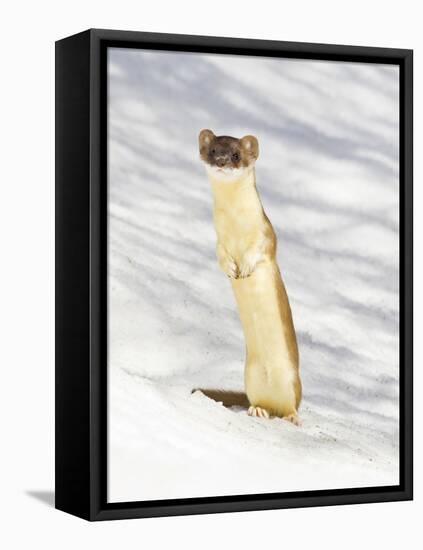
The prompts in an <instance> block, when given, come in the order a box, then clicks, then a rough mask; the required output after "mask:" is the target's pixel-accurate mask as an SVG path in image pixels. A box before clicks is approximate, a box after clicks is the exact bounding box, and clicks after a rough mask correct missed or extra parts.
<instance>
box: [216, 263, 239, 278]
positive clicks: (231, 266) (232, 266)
mask: <svg viewBox="0 0 423 550" xmlns="http://www.w3.org/2000/svg"><path fill="white" fill-rule="evenodd" d="M220 267H221V268H222V270H223V272H224V273H225V275H227V276H228V277H229V278H230V279H237V278H238V266H237V265H236V263H235V262H234V261H233V260H232V259H230V258H228V259H227V260H226V261H224V262H221V264H220Z"/></svg>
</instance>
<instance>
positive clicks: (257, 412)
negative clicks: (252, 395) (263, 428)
mask: <svg viewBox="0 0 423 550" xmlns="http://www.w3.org/2000/svg"><path fill="white" fill-rule="evenodd" d="M248 415H249V416H258V417H260V418H270V414H269V413H268V412H267V411H266V409H263V407H253V405H251V406H250V407H249V409H248Z"/></svg>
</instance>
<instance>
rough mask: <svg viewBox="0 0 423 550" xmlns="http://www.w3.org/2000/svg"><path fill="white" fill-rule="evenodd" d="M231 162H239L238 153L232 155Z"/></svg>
mask: <svg viewBox="0 0 423 550" xmlns="http://www.w3.org/2000/svg"><path fill="white" fill-rule="evenodd" d="M232 160H233V161H234V162H238V161H239V153H234V154H233V155H232Z"/></svg>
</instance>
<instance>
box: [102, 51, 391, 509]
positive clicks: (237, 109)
mask: <svg viewBox="0 0 423 550" xmlns="http://www.w3.org/2000/svg"><path fill="white" fill-rule="evenodd" d="M398 92H399V90H398V69H397V68H396V67H391V66H387V65H366V64H357V63H334V62H321V61H304V60H281V59H264V58H261V59H259V58H254V57H242V58H241V57H233V56H219V55H212V54H210V55H203V54H202V55H197V54H188V53H187V54H183V53H175V52H172V53H171V52H153V51H142V50H126V49H111V50H109V364H108V372H109V388H108V392H109V418H108V423H109V431H108V435H109V436H108V440H109V441H108V442H109V449H108V499H109V501H110V502H122V501H133V500H149V499H167V498H188V497H203V496H216V495H232V494H254V493H266V492H272V493H274V492H284V491H299V490H311V489H334V488H344V487H364V486H376V485H394V484H398V482H399V471H398V464H399V456H398V443H399V440H398V433H399V430H398V373H399V372H398V369H399V341H398V325H399V317H398V306H399V294H398V292H399V270H398V251H399V239H398V225H399V220H398V207H399V204H398V185H399V180H398V116H399V112H398ZM202 128H211V129H213V130H214V131H215V132H216V133H218V134H229V135H234V136H238V137H241V136H242V135H245V134H248V133H253V134H255V135H256V136H257V137H258V139H259V142H260V148H261V152H260V158H259V160H258V163H257V182H258V188H259V191H260V194H261V197H262V201H263V204H264V207H265V210H266V212H267V214H268V216H269V218H270V220H271V221H272V224H273V226H274V228H275V230H276V232H277V235H278V242H279V245H278V260H279V265H280V267H281V271H282V274H283V278H284V281H285V284H286V287H287V290H288V294H289V298H290V302H291V307H292V310H293V316H294V322H295V326H296V330H297V335H298V340H299V347H300V355H301V376H302V382H303V388H304V397H303V403H302V406H301V409H300V413H301V418H302V421H303V426H302V427H301V428H297V427H295V426H292V425H290V424H289V423H288V422H286V421H283V420H281V419H277V418H276V419H271V420H265V419H259V418H251V417H248V416H247V414H246V411H245V410H242V409H236V408H234V409H226V408H224V407H223V406H222V405H221V404H219V403H215V402H214V401H212V400H210V399H208V398H206V397H205V396H204V395H203V394H201V393H198V392H197V393H194V394H191V390H192V388H196V387H205V388H223V389H234V390H243V366H244V346H245V344H244V339H243V335H242V331H241V326H240V322H239V318H238V313H237V310H236V306H235V301H234V297H233V295H232V291H231V288H230V284H229V282H228V281H227V279H226V277H225V276H224V275H223V274H222V273H221V272H220V270H219V268H218V264H217V260H216V257H215V232H214V227H213V220H212V196H211V190H210V188H209V186H208V182H207V178H206V175H205V170H204V168H203V166H202V165H201V163H200V161H199V155H198V148H197V147H198V146H197V137H198V133H199V131H200V130H201V129H202Z"/></svg>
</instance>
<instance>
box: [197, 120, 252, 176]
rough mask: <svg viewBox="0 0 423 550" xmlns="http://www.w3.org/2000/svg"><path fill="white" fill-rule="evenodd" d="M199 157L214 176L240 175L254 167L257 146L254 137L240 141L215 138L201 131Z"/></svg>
mask: <svg viewBox="0 0 423 550" xmlns="http://www.w3.org/2000/svg"><path fill="white" fill-rule="evenodd" d="M199 146H200V157H201V160H203V161H204V162H205V164H206V167H207V168H208V169H209V170H210V171H212V172H213V173H214V174H216V176H219V175H221V176H222V177H223V176H225V175H231V174H241V173H242V172H244V171H245V170H246V169H248V168H250V167H252V166H254V163H255V161H256V160H257V158H258V154H259V146H258V141H257V138H256V137H254V136H244V137H243V138H241V139H238V138H234V137H230V136H215V135H214V133H213V132H212V131H211V130H201V132H200V135H199Z"/></svg>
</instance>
